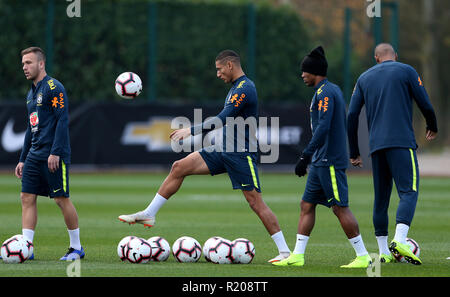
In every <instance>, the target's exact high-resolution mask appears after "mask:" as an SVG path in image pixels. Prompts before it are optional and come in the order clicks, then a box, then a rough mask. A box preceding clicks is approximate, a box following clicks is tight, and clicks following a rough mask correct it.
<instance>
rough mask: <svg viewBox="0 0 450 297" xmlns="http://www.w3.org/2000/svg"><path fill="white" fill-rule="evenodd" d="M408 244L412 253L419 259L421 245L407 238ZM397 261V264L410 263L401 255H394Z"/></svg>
mask: <svg viewBox="0 0 450 297" xmlns="http://www.w3.org/2000/svg"><path fill="white" fill-rule="evenodd" d="M406 244H407V245H408V246H409V248H410V249H411V251H412V252H413V254H414V255H416V256H417V257H419V256H420V247H419V244H418V243H417V242H416V241H415V240H414V239H412V238H406ZM393 256H394V258H395V260H397V262H402V263H407V262H408V261H406V259H405V258H404V257H403V256H402V255H399V254H393Z"/></svg>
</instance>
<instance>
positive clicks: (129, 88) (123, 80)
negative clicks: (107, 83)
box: [115, 72, 142, 99]
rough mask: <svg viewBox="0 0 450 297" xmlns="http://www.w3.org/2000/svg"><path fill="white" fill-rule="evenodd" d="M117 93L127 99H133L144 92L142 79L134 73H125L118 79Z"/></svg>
mask: <svg viewBox="0 0 450 297" xmlns="http://www.w3.org/2000/svg"><path fill="white" fill-rule="evenodd" d="M115 87H116V92H117V94H118V95H119V96H120V97H122V98H125V99H133V98H135V97H137V96H139V94H140V93H141V91H142V81H141V78H140V77H139V76H138V75H137V74H136V73H133V72H124V73H122V74H120V75H119V76H118V77H117V78H116V84H115Z"/></svg>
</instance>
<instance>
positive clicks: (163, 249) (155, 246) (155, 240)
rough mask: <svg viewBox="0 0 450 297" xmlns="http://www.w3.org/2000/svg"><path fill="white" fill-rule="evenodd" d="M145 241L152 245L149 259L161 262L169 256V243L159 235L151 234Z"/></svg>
mask: <svg viewBox="0 0 450 297" xmlns="http://www.w3.org/2000/svg"><path fill="white" fill-rule="evenodd" d="M147 242H148V243H149V244H150V246H151V247H152V257H151V259H150V261H155V262H162V261H166V260H167V258H169V255H170V245H169V242H168V241H167V240H166V239H164V238H162V237H161V236H153V237H150V238H149V239H147Z"/></svg>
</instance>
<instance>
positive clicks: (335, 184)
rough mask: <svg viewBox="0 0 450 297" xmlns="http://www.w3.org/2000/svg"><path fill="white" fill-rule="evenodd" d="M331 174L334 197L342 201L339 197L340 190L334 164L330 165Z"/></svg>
mask: <svg viewBox="0 0 450 297" xmlns="http://www.w3.org/2000/svg"><path fill="white" fill-rule="evenodd" d="M330 176H331V185H332V186H333V193H334V199H336V200H337V201H339V202H341V200H340V199H339V191H338V187H337V182H336V172H335V171H334V166H333V165H331V166H330Z"/></svg>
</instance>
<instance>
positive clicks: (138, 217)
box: [119, 211, 155, 227]
mask: <svg viewBox="0 0 450 297" xmlns="http://www.w3.org/2000/svg"><path fill="white" fill-rule="evenodd" d="M119 221H122V222H124V223H128V224H130V225H131V224H136V223H137V224H142V225H144V227H153V226H154V225H155V217H148V216H146V215H145V214H144V212H143V211H139V212H137V213H133V214H128V215H121V216H119Z"/></svg>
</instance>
